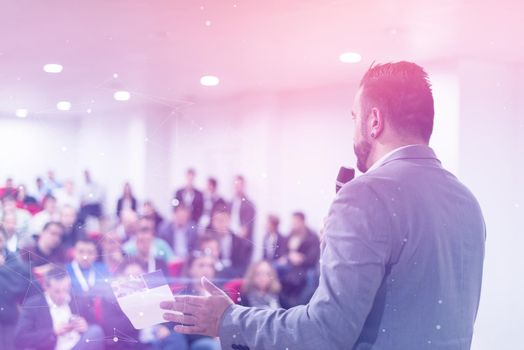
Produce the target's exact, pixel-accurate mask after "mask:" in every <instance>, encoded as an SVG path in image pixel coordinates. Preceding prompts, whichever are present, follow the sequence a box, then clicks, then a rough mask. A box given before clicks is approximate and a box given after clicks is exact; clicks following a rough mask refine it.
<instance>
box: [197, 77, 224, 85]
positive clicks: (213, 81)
mask: <svg viewBox="0 0 524 350" xmlns="http://www.w3.org/2000/svg"><path fill="white" fill-rule="evenodd" d="M219 83H220V79H218V77H215V76H214V75H204V76H203V77H201V78H200V84H201V85H203V86H217V85H218V84H219Z"/></svg>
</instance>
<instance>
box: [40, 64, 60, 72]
mask: <svg viewBox="0 0 524 350" xmlns="http://www.w3.org/2000/svg"><path fill="white" fill-rule="evenodd" d="M63 69H64V67H63V66H62V65H61V64H58V63H48V64H46V65H44V72H47V73H60V72H62V70H63Z"/></svg>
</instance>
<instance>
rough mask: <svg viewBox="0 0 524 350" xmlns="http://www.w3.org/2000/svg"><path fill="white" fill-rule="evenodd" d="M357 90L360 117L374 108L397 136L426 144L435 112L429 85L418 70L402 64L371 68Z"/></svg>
mask: <svg viewBox="0 0 524 350" xmlns="http://www.w3.org/2000/svg"><path fill="white" fill-rule="evenodd" d="M360 87H361V88H362V95H361V101H362V113H363V115H365V116H368V115H369V113H370V112H371V109H372V108H374V107H375V108H378V109H379V110H380V111H381V112H382V113H383V114H384V115H385V118H387V120H388V121H389V122H390V123H391V125H392V126H393V127H394V128H395V129H396V130H397V131H399V132H400V133H401V134H405V135H410V136H417V137H421V138H423V139H424V140H425V141H426V142H429V139H430V137H431V133H432V132H433V118H434V114H435V111H434V106H433V95H432V92H431V84H430V82H429V79H428V74H427V73H426V72H425V71H424V69H423V68H422V67H420V66H418V65H416V64H415V63H412V62H406V61H401V62H395V63H385V64H377V65H373V66H371V67H370V68H369V70H368V71H367V72H366V74H364V77H363V78H362V80H361V81H360Z"/></svg>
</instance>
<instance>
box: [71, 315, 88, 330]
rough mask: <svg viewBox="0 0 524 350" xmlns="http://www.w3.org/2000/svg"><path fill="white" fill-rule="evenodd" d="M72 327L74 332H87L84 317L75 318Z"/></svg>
mask: <svg viewBox="0 0 524 350" xmlns="http://www.w3.org/2000/svg"><path fill="white" fill-rule="evenodd" d="M71 327H72V329H73V330H74V331H77V332H79V333H84V332H85V331H87V321H86V320H85V319H84V318H83V317H80V316H74V318H73V319H72V321H71Z"/></svg>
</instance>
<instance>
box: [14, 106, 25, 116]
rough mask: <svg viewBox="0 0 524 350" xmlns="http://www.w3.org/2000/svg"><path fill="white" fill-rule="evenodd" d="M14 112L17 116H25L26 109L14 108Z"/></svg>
mask: <svg viewBox="0 0 524 350" xmlns="http://www.w3.org/2000/svg"><path fill="white" fill-rule="evenodd" d="M15 114H16V116H17V117H18V118H25V117H27V114H28V111H27V109H25V108H19V109H17V110H16V112H15Z"/></svg>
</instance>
